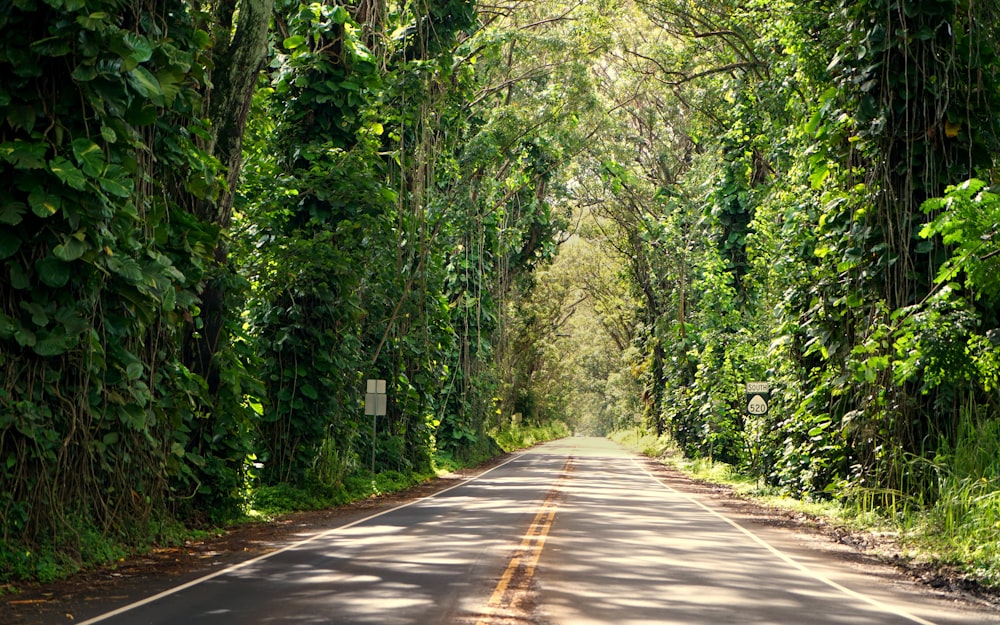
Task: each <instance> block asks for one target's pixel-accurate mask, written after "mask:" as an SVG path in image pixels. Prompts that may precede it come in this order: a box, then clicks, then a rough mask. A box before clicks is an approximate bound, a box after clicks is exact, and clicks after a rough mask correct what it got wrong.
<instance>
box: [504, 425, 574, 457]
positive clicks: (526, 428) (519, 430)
mask: <svg viewBox="0 0 1000 625" xmlns="http://www.w3.org/2000/svg"><path fill="white" fill-rule="evenodd" d="M570 433H571V432H570V429H569V426H567V425H566V424H565V423H563V422H562V421H550V422H549V423H545V424H542V425H523V424H512V425H510V426H508V427H505V428H503V429H501V430H498V431H496V432H493V433H492V436H493V440H495V441H496V442H497V444H498V445H500V447H501V448H502V449H503V450H504V451H506V452H510V451H514V450H515V449H525V448H527V447H531V446H532V445H536V444H538V443H544V442H546V441H553V440H556V439H559V438H565V437H567V436H569V435H570Z"/></svg>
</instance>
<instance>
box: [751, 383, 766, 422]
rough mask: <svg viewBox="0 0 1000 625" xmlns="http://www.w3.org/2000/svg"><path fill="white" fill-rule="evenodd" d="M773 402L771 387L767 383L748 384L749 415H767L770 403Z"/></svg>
mask: <svg viewBox="0 0 1000 625" xmlns="http://www.w3.org/2000/svg"><path fill="white" fill-rule="evenodd" d="M769 401H771V385H770V384H768V383H767V382H747V413H748V414H752V415H765V414H767V409H768V402H769Z"/></svg>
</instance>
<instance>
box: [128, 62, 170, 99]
mask: <svg viewBox="0 0 1000 625" xmlns="http://www.w3.org/2000/svg"><path fill="white" fill-rule="evenodd" d="M128 82H129V84H130V85H132V88H133V89H135V90H136V91H137V92H138V93H139V95H141V96H142V97H144V98H148V99H149V101H150V102H152V103H153V104H156V105H157V106H162V105H163V90H162V89H161V88H160V81H158V80H157V79H156V76H154V75H153V74H152V73H150V71H149V70H148V69H146V68H145V67H141V66H140V67H137V68H135V69H134V70H132V71H131V72H129V73H128Z"/></svg>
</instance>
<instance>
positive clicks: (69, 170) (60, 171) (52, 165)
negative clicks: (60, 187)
mask: <svg viewBox="0 0 1000 625" xmlns="http://www.w3.org/2000/svg"><path fill="white" fill-rule="evenodd" d="M49 170H50V171H51V172H52V173H53V174H55V175H56V177H57V178H59V180H62V181H63V183H64V184H67V185H69V186H71V187H73V188H74V189H76V190H77V191H83V189H84V187H86V186H87V178H86V177H84V175H83V172H82V171H80V170H79V169H77V168H76V167H74V166H73V163H71V162H69V160H68V159H65V158H63V157H61V156H59V157H56V158H54V159H52V160H51V161H49Z"/></svg>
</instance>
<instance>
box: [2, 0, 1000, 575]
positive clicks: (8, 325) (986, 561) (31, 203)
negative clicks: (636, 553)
mask: <svg viewBox="0 0 1000 625" xmlns="http://www.w3.org/2000/svg"><path fill="white" fill-rule="evenodd" d="M149 4H150V3H147V2H140V1H139V0H87V1H86V2H84V1H83V0H0V42H2V43H0V584H3V583H6V582H8V581H10V580H20V579H51V578H53V577H56V576H59V575H64V574H66V573H67V572H69V571H71V570H73V569H74V568H75V567H77V566H81V565H87V564H89V563H92V562H97V561H102V560H108V559H113V558H115V557H118V556H119V555H120V554H121V553H122V552H131V551H133V550H137V549H138V550H141V549H144V548H148V547H149V546H150V545H153V544H158V543H159V542H162V541H173V540H178V539H179V538H178V537H179V536H183V535H184V532H186V531H191V529H192V528H194V529H203V530H204V529H208V530H210V529H211V528H216V527H220V526H225V525H226V524H227V523H231V522H233V521H234V520H237V519H241V518H244V517H245V515H247V513H248V511H249V510H251V509H252V508H254V507H258V506H259V508H260V509H263V510H282V509H288V508H301V507H316V506H325V505H329V504H332V503H336V502H339V501H345V500H347V499H350V498H352V497H363V496H368V495H370V494H372V493H378V492H388V490H391V489H395V488H399V487H403V486H405V485H406V484H410V483H413V481H415V480H420V479H424V478H425V477H426V476H430V475H433V474H434V472H435V470H436V468H441V467H445V468H449V467H460V466H467V465H470V464H475V463H477V462H479V461H482V460H483V459H485V458H489V457H492V456H495V455H496V454H498V453H501V451H502V450H503V449H510V448H513V447H517V446H521V445H529V444H531V443H533V442H535V441H538V440H542V439H545V438H549V437H552V436H558V435H561V434H563V433H567V432H570V431H572V432H579V433H593V434H599V435H605V434H607V433H610V432H614V431H618V430H630V429H633V428H639V430H640V431H645V432H649V433H650V434H651V435H653V436H655V437H656V438H657V440H659V439H661V437H663V436H669V437H670V440H672V441H674V443H675V445H676V446H677V449H678V450H679V452H680V453H681V454H682V455H683V457H685V458H689V459H692V460H700V459H711V460H712V462H714V463H725V464H726V465H729V466H731V467H733V468H734V471H735V472H737V473H738V474H741V475H747V476H749V477H750V478H751V479H752V480H753V482H754V483H755V484H760V485H761V488H762V489H765V490H768V492H770V490H771V489H773V491H774V492H776V493H781V494H785V495H788V496H790V497H794V498H799V499H803V500H829V501H834V502H841V503H842V504H843V505H844V506H845V507H847V508H851V507H853V508H855V509H856V510H857V511H858V513H859V515H865V514H871V515H873V516H876V517H885V518H890V519H893V520H894V522H898V523H899V524H900V527H902V528H903V529H905V531H906V532H907V533H908V535H909V534H913V535H914V536H917V535H922V536H924V537H925V540H928V541H930V540H931V539H932V538H934V537H936V539H937V540H938V541H939V544H938V545H937V546H935V549H936V550H938V551H939V552H940V553H941V554H942V556H941V557H942V558H948V559H951V558H954V559H956V560H962V561H963V562H966V563H967V566H968V567H969V568H970V570H976V571H979V572H980V573H981V576H982V577H983V578H984V579H993V578H994V577H996V575H997V574H996V572H995V571H996V569H997V562H996V553H997V552H998V551H1000V547H998V538H997V536H996V533H995V531H991V527H992V528H993V530H995V527H996V523H998V522H1000V497H998V496H997V495H996V493H997V492H998V488H997V487H998V486H1000V484H998V482H997V480H998V479H1000V477H998V476H1000V461H998V460H997V458H998V454H997V451H998V450H997V443H996V439H997V437H998V429H1000V426H998V425H997V423H1000V413H998V411H1000V279H998V276H1000V235H998V233H997V224H998V223H1000V196H998V195H997V194H996V189H995V185H996V184H997V180H998V179H1000V177H998V171H997V160H996V159H997V155H1000V116H998V112H1000V57H998V50H1000V45H998V44H1000V7H998V5H997V3H995V2H978V3H971V2H962V1H959V0H939V1H936V2H895V1H890V0H818V1H816V2H807V3H802V2H794V1H792V0H706V1H703V2H690V1H687V0H649V1H643V2H633V1H632V0H614V1H612V2H607V1H601V2H598V1H597V0H583V1H576V0H574V1H572V2H563V1H562V0H553V1H549V0H546V1H542V0H517V1H516V2H510V3H500V4H485V3H477V2H475V1H474V0H427V1H421V2H411V1H399V2H396V1H392V2H390V1H387V0H357V1H353V0H351V1H345V2H343V3H337V2H310V1H300V0H234V1H225V2H223V1H216V0H208V1H205V2H200V3H194V4H192V3H190V2H185V1H183V0H165V1H163V2H159V3H154V4H155V6H153V7H151V6H150V5H149ZM369 379H377V380H385V381H386V387H387V391H388V393H387V404H386V414H385V415H381V416H378V417H377V418H375V419H371V418H370V417H369V416H366V415H365V410H364V406H363V403H364V395H365V389H366V381H367V380H369ZM751 381H758V382H767V383H769V384H770V387H771V389H772V392H771V396H770V410H769V411H768V412H767V413H766V414H760V415H748V414H746V410H745V406H744V402H745V397H744V392H743V389H744V388H745V384H746V383H747V382H751ZM559 423H565V424H566V427H565V429H563V426H561V425H559ZM640 440H641V437H640ZM991 524H992V525H991Z"/></svg>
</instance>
